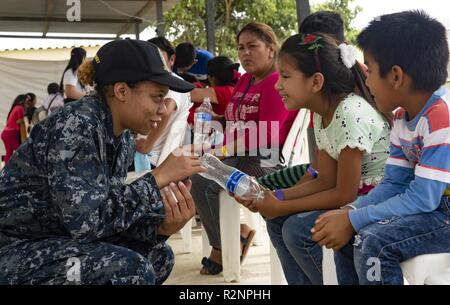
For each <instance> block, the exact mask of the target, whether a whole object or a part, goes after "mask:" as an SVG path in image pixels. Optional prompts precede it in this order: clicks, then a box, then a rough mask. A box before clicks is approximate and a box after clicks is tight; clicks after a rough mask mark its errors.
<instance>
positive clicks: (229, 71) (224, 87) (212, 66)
mask: <svg viewBox="0 0 450 305" xmlns="http://www.w3.org/2000/svg"><path fill="white" fill-rule="evenodd" d="M207 67H208V81H209V83H210V85H211V86H210V87H208V88H195V89H194V90H192V91H191V101H192V102H193V103H194V105H193V106H192V107H191V109H189V116H188V123H189V125H190V126H191V128H193V126H194V114H195V110H196V109H197V108H198V107H199V106H200V105H201V104H202V102H203V101H204V99H205V98H206V97H208V98H209V99H210V101H211V105H212V110H213V119H215V120H217V119H219V118H220V117H223V114H224V112H225V109H226V108H227V106H228V103H229V101H230V100H231V96H232V95H233V90H234V86H235V85H236V83H237V81H238V80H239V77H240V73H239V72H238V69H239V64H236V63H233V62H232V61H231V59H229V58H228V57H226V56H217V57H214V58H213V59H211V60H209V61H208V65H207ZM216 137H217V138H215V140H214V143H216V142H217V143H221V140H220V139H221V138H223V136H222V137H221V136H220V135H219V134H216Z"/></svg>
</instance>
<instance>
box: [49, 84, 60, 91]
mask: <svg viewBox="0 0 450 305" xmlns="http://www.w3.org/2000/svg"><path fill="white" fill-rule="evenodd" d="M58 92H59V85H58V84H57V83H50V84H48V86H47V93H48V94H56V93H58Z"/></svg>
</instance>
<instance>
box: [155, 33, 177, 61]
mask: <svg viewBox="0 0 450 305" xmlns="http://www.w3.org/2000/svg"><path fill="white" fill-rule="evenodd" d="M148 42H151V43H153V44H155V45H156V46H157V47H158V48H159V49H160V50H161V51H164V52H166V53H167V55H168V56H169V57H171V56H172V55H175V48H174V47H173V46H172V44H171V43H170V41H168V40H167V39H166V38H165V37H162V36H158V37H154V38H152V39H149V40H148Z"/></svg>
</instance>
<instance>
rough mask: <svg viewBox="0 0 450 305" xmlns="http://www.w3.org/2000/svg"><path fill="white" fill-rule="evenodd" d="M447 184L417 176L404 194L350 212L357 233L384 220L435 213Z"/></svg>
mask: <svg viewBox="0 0 450 305" xmlns="http://www.w3.org/2000/svg"><path fill="white" fill-rule="evenodd" d="M447 187H448V184H447V183H446V182H441V181H436V180H431V179H426V178H422V177H419V176H416V178H415V179H414V180H413V181H412V182H411V183H410V184H409V187H408V188H407V189H406V191H405V192H404V193H403V194H398V195H396V196H394V197H391V198H389V199H388V200H386V201H384V202H382V203H380V204H377V205H371V206H367V207H364V208H362V209H357V210H352V211H350V212H349V218H350V221H351V223H352V225H353V228H354V229H355V231H359V230H360V229H361V228H363V227H365V226H367V225H369V224H371V223H374V222H377V221H380V220H384V219H390V218H392V217H395V216H397V217H405V216H409V215H415V214H419V213H428V212H432V211H434V210H435V209H436V208H437V207H438V206H439V203H440V201H441V198H442V195H443V194H444V192H445V190H446V189H447Z"/></svg>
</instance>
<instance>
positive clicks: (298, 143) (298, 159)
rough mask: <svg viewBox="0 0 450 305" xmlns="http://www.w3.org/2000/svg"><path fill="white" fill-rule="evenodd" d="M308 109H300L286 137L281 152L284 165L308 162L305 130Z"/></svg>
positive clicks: (307, 123)
mask: <svg viewBox="0 0 450 305" xmlns="http://www.w3.org/2000/svg"><path fill="white" fill-rule="evenodd" d="M308 125H309V110H308V109H300V110H299V112H298V114H297V116H296V117H295V120H294V122H293V123H292V126H291V130H290V131H289V133H288V136H287V137H286V141H285V142H284V145H283V149H282V150H281V153H282V155H283V158H284V161H285V164H284V165H286V166H294V165H298V164H306V163H309V159H310V156H309V149H308V136H307V130H308Z"/></svg>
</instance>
